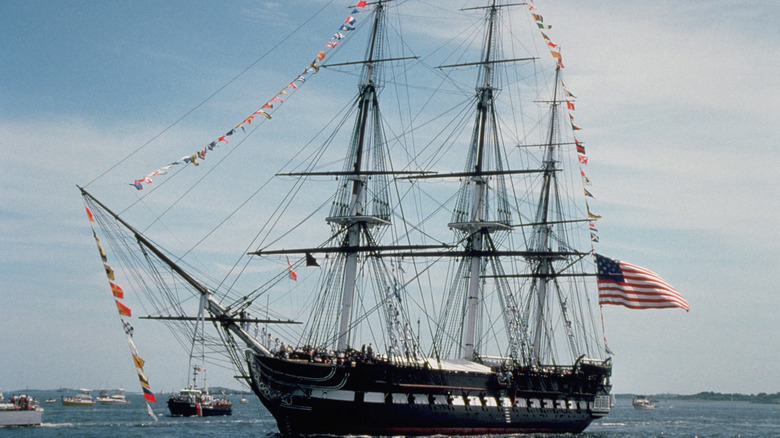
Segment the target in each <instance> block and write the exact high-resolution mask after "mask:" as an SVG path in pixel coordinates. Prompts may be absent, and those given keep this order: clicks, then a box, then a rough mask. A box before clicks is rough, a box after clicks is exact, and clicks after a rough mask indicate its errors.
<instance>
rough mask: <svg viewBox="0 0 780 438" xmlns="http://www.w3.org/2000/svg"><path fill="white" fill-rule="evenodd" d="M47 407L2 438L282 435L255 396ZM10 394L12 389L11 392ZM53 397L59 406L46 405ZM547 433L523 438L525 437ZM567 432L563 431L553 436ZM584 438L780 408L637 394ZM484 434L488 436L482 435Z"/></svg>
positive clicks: (759, 432)
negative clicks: (638, 402) (210, 409)
mask: <svg viewBox="0 0 780 438" xmlns="http://www.w3.org/2000/svg"><path fill="white" fill-rule="evenodd" d="M30 393H31V394H32V395H34V396H35V397H36V398H38V400H39V401H41V406H43V408H44V409H45V412H44V414H43V425H41V426H33V427H10V428H9V427H6V428H0V437H1V438H21V437H35V438H50V437H76V436H78V437H101V438H105V437H121V438H133V437H144V438H147V437H187V438H195V437H209V438H216V437H220V438H221V437H268V438H277V432H278V430H277V429H276V423H275V422H274V420H273V418H272V417H271V415H270V414H269V413H268V411H266V410H265V408H263V407H262V405H260V403H259V401H258V400H257V398H256V397H255V396H253V395H249V396H247V399H248V400H249V403H247V404H240V403H239V398H240V397H239V396H229V397H228V398H230V399H231V401H232V402H233V415H232V416H230V417H210V418H181V417H169V416H167V406H166V404H165V401H166V400H167V398H165V397H164V396H160V397H158V398H159V401H158V402H157V403H156V406H154V408H153V409H154V411H155V413H156V414H157V415H158V421H157V422H154V421H153V420H152V419H151V417H149V416H148V415H147V413H146V406H145V404H144V401H143V397H142V396H141V395H139V394H128V395H127V398H128V400H130V401H131V402H132V403H131V404H130V405H125V406H105V405H95V406H93V407H76V406H62V404H61V403H60V401H59V399H60V396H61V395H62V394H61V393H55V392H37V391H36V392H33V391H30ZM6 395H7V396H8V397H10V395H11V394H10V393H8V392H6ZM48 397H54V398H56V399H57V402H56V403H43V401H44V400H45V399H46V398H48ZM529 436H534V437H544V436H546V435H540V434H537V435H523V437H529ZM552 436H560V435H552ZM577 436H578V437H583V438H607V437H659V438H660V437H780V405H759V404H750V403H738V402H691V401H674V400H662V401H661V404H660V406H659V407H658V408H656V409H655V410H652V411H640V410H636V409H634V408H633V407H632V406H631V400H630V399H621V398H619V399H618V400H617V406H615V407H614V408H613V410H612V412H611V413H610V415H608V416H607V417H605V418H603V419H601V420H599V421H595V422H593V423H592V424H591V425H590V427H589V428H588V429H586V431H585V433H583V434H580V435H577ZM482 438H484V437H482Z"/></svg>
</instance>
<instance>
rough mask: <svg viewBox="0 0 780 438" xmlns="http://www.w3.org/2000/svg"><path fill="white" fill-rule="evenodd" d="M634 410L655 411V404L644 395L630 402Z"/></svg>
mask: <svg viewBox="0 0 780 438" xmlns="http://www.w3.org/2000/svg"><path fill="white" fill-rule="evenodd" d="M631 404H632V405H633V406H634V409H655V407H656V406H657V404H655V403H653V402H652V401H651V400H650V399H648V398H647V397H645V396H644V395H638V396H636V397H634V400H632V401H631Z"/></svg>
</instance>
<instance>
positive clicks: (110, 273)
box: [103, 263, 114, 280]
mask: <svg viewBox="0 0 780 438" xmlns="http://www.w3.org/2000/svg"><path fill="white" fill-rule="evenodd" d="M103 267H104V268H106V277H108V279H109V280H113V279H114V268H112V267H111V266H108V265H107V264H105V263H103Z"/></svg>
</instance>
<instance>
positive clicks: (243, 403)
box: [239, 397, 249, 405]
mask: <svg viewBox="0 0 780 438" xmlns="http://www.w3.org/2000/svg"><path fill="white" fill-rule="evenodd" d="M239 401H240V402H241V404H242V405H245V404H247V403H249V400H247V399H246V397H241V400H239Z"/></svg>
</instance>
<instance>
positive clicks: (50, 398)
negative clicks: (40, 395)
mask: <svg viewBox="0 0 780 438" xmlns="http://www.w3.org/2000/svg"><path fill="white" fill-rule="evenodd" d="M56 402H57V399H56V398H54V397H49V398H47V399H46V403H56Z"/></svg>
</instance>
